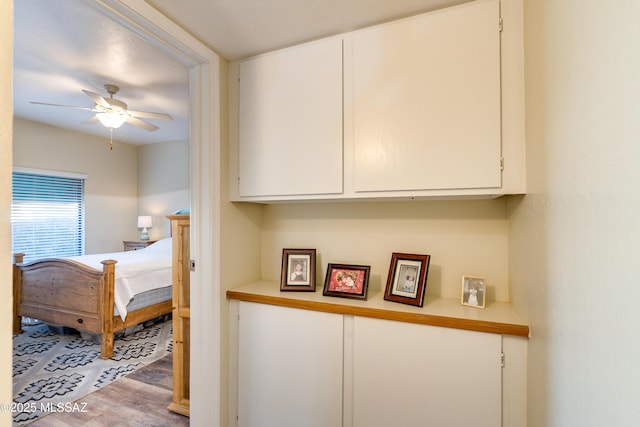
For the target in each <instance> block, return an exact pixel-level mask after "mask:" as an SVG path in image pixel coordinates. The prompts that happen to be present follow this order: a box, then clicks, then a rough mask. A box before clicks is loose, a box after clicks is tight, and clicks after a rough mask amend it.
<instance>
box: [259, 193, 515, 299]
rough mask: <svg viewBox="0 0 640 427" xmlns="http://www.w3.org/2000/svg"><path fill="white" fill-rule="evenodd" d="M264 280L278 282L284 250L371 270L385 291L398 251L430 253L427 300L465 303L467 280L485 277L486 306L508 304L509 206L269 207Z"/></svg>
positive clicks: (322, 269)
mask: <svg viewBox="0 0 640 427" xmlns="http://www.w3.org/2000/svg"><path fill="white" fill-rule="evenodd" d="M263 221H264V222H263V225H262V278H263V279H268V280H276V281H279V280H280V271H281V265H282V262H281V260H282V249H283V248H316V250H317V257H318V258H317V272H318V274H317V278H316V279H317V283H319V284H322V283H323V281H324V278H325V274H326V268H327V263H342V264H359V265H369V266H371V276H370V281H369V290H370V292H380V291H384V288H385V285H386V282H387V275H388V273H389V265H390V261H391V254H392V252H401V253H415V254H428V255H431V262H430V266H429V274H428V278H427V290H426V295H427V297H430V296H435V297H451V298H460V292H461V281H462V276H463V275H476V276H485V277H486V278H487V286H488V300H489V301H491V300H494V301H495V300H497V301H508V299H509V294H508V271H507V263H508V259H507V241H508V236H507V230H508V224H507V219H506V211H505V200H504V199H496V200H472V201H413V202H376V203H370V202H356V203H324V204H322V203H310V204H307V203H302V204H276V205H268V206H266V207H265V208H264V217H263Z"/></svg>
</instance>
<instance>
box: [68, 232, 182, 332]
mask: <svg viewBox="0 0 640 427" xmlns="http://www.w3.org/2000/svg"><path fill="white" fill-rule="evenodd" d="M67 259H70V260H74V261H77V262H80V263H82V264H85V265H88V266H90V267H93V268H95V269H96V270H102V268H103V265H102V264H101V262H102V261H104V260H107V259H115V260H116V261H118V262H117V263H116V274H115V290H114V293H115V297H114V300H115V306H116V308H117V310H118V313H119V314H120V317H121V318H122V320H125V318H126V317H127V304H129V301H131V299H133V297H134V296H135V295H137V294H140V293H142V292H146V291H150V290H152V289H157V288H162V287H165V286H171V279H172V278H171V237H167V238H165V239H162V240H158V241H157V242H156V243H154V244H152V245H149V246H147V247H146V248H144V249H139V250H137V251H127V252H113V253H107V254H94V255H82V256H75V257H68V258H67Z"/></svg>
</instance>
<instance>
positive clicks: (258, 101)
mask: <svg viewBox="0 0 640 427" xmlns="http://www.w3.org/2000/svg"><path fill="white" fill-rule="evenodd" d="M239 108H240V111H239V117H240V118H239V120H240V130H239V133H240V134H239V140H240V152H239V159H240V164H239V173H240V183H239V192H240V196H241V197H251V196H274V195H304V194H338V193H341V192H342V40H341V39H326V40H321V41H319V42H314V43H310V44H306V45H302V46H297V47H295V48H290V49H285V50H281V51H278V52H274V53H271V54H267V55H264V56H260V57H256V58H254V59H250V60H247V61H243V62H241V63H240V107H239Z"/></svg>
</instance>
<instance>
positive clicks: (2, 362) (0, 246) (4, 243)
mask: <svg viewBox="0 0 640 427" xmlns="http://www.w3.org/2000/svg"><path fill="white" fill-rule="evenodd" d="M12 45H13V2H12V1H11V0H0V292H2V295H3V298H0V403H7V402H11V401H12V398H13V389H12V385H13V381H12V365H11V349H12V348H13V346H12V343H11V339H12V335H11V331H12V328H11V322H12V316H11V313H12V312H13V310H12V309H11V306H12V303H13V298H12V295H13V292H12V291H11V289H12V282H11V225H10V224H11V223H10V214H11V152H12V143H11V142H12V131H13V130H12V129H13V122H12V120H11V118H12V117H13V102H12V96H11V89H12V87H11V82H12V77H11V75H12V65H13V62H12V58H13V53H12V52H13V51H12ZM0 425H2V426H9V425H11V412H9V411H0Z"/></svg>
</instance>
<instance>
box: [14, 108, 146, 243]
mask: <svg viewBox="0 0 640 427" xmlns="http://www.w3.org/2000/svg"><path fill="white" fill-rule="evenodd" d="M13 136H14V143H13V150H14V158H13V165H14V166H21V167H27V168H36V169H47V170H54V171H63V172H75V173H83V174H86V175H88V177H87V180H86V182H85V209H86V211H85V221H86V225H85V227H86V229H85V232H86V235H85V252H86V253H87V254H92V253H101V252H115V251H121V250H122V241H123V240H131V239H136V238H137V228H136V227H137V222H136V220H137V179H138V178H137V153H136V146H134V145H131V144H124V143H119V142H117V141H114V147H113V151H110V150H109V139H108V138H109V136H108V134H105V137H104V138H100V137H97V136H93V135H88V134H82V133H78V132H72V131H68V130H65V129H61V128H56V127H53V126H48V125H43V124H40V123H36V122H32V121H28V120H24V119H20V118H15V119H14V135H13Z"/></svg>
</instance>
